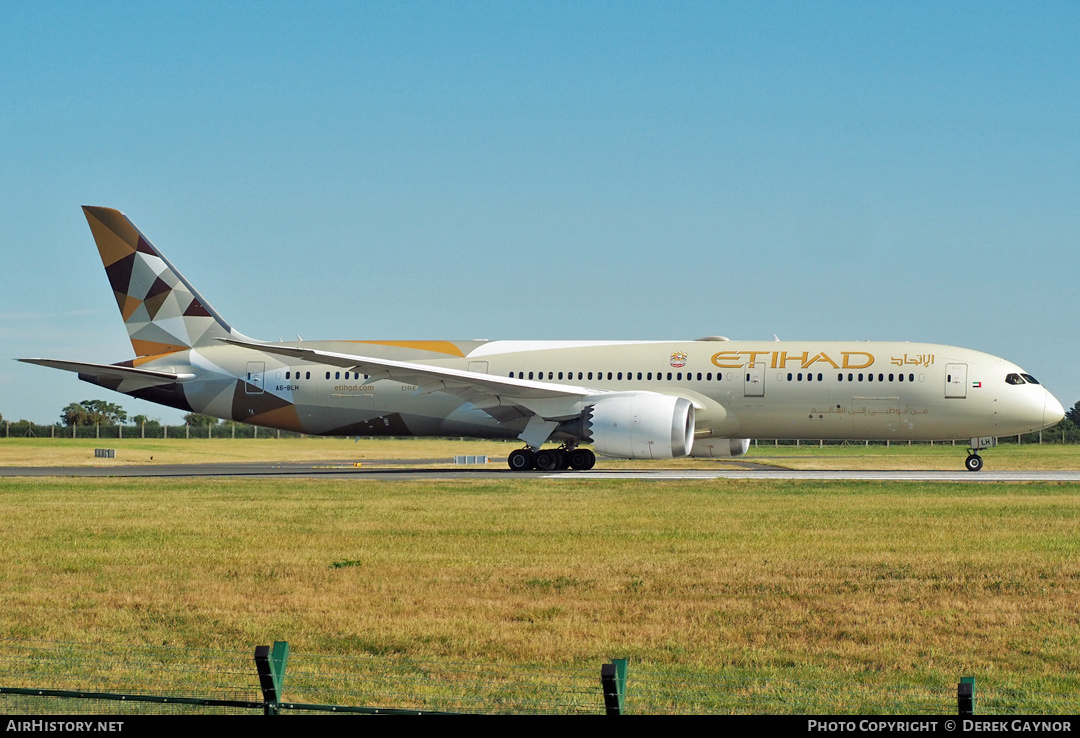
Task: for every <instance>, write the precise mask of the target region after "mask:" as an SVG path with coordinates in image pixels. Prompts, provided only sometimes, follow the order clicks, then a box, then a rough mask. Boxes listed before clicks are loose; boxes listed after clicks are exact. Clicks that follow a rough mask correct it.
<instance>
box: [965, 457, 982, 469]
mask: <svg viewBox="0 0 1080 738" xmlns="http://www.w3.org/2000/svg"><path fill="white" fill-rule="evenodd" d="M964 466H965V467H967V470H968V471H979V470H980V469H982V468H983V459H982V457H981V456H979V455H978V454H968V457H967V459H965V460H964Z"/></svg>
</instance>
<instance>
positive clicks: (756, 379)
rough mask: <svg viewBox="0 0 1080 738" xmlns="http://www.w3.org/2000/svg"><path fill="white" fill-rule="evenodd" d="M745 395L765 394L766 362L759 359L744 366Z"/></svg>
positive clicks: (756, 395) (761, 395)
mask: <svg viewBox="0 0 1080 738" xmlns="http://www.w3.org/2000/svg"><path fill="white" fill-rule="evenodd" d="M743 396H744V397H764V396H765V362H763V361H757V362H754V363H753V364H747V365H746V366H745V367H744V368H743Z"/></svg>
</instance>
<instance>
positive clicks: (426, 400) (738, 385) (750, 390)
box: [21, 207, 1064, 471]
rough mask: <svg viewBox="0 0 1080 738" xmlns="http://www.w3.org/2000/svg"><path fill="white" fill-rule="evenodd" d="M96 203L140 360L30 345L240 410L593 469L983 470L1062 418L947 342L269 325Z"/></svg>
mask: <svg viewBox="0 0 1080 738" xmlns="http://www.w3.org/2000/svg"><path fill="white" fill-rule="evenodd" d="M83 211H84V212H85V214H86V219H87V221H88V222H89V224H90V230H91V231H92V233H93V236H94V240H95V241H96V242H97V247H98V251H99V252H100V254H101V260H102V262H104V265H105V273H106V274H107V275H108V278H109V283H110V284H111V285H112V290H113V294H114V295H115V297H116V302H117V305H118V306H119V308H120V314H121V316H122V317H123V319H124V324H125V325H126V326H127V331H128V336H129V337H130V339H131V346H132V348H133V349H134V354H135V358H134V359H129V360H127V361H122V362H119V363H117V364H93V363H88V362H80V361H60V360H54V359H22V360H21V361H27V362H30V363H34V364H41V365H44V366H50V367H54V368H57V369H64V370H66V371H72V372H77V373H78V375H79V378H80V379H82V380H85V381H87V382H90V383H92V384H96V385H100V386H102V387H106V388H108V389H111V390H115V391H117V392H121V393H123V394H126V395H131V396H132V397H139V398H142V399H145V400H150V401H152V402H157V403H160V404H162V405H168V406H170V407H174V408H180V409H182V410H186V411H193V412H197V413H204V414H207V415H212V416H215V417H218V418H224V419H227V420H235V421H240V422H244V423H252V424H255V425H260V426H265V427H269V428H280V429H284V430H290V431H298V432H300V433H308V434H314V435H328V436H378V435H387V436H472V437H476V438H492V439H515V438H516V439H519V440H520V441H521V442H522V444H523V447H522V448H520V449H518V450H515V451H513V452H512V453H511V454H510V455H509V458H508V463H509V465H510V468H511V469H513V470H515V471H525V470H528V469H542V470H554V469H560V468H562V469H565V468H574V469H590V468H592V466H593V465H594V464H595V462H596V456H595V454H594V451H593V450H595V453H598V454H601V455H604V456H609V457H618V458H630V459H671V458H677V457H683V456H699V457H730V456H738V455H740V454H743V453H745V452H746V450H747V448H748V446H749V444H750V439H752V438H785V439H848V440H893V441H907V440H917V441H929V440H950V439H952V440H958V439H959V440H963V441H964V442H965V443H967V444H968V455H967V459H966V462H965V465H966V467H967V468H968V469H970V470H972V471H978V470H979V469H981V468H982V465H983V460H982V457H981V456H980V455H979V453H978V452H979V450H981V449H984V448H987V447H990V446H992V445H993V444H994V442H995V438H996V437H998V436H1004V435H1015V434H1018V433H1028V432H1031V431H1037V430H1040V429H1042V428H1046V427H1048V426H1050V425H1053V424H1054V423H1056V422H1058V421H1059V420H1061V419H1062V417H1064V411H1063V410H1062V407H1061V404H1060V403H1059V402H1058V401H1057V400H1056V399H1055V398H1054V396H1053V395H1051V394H1050V393H1049V392H1048V391H1047V390H1046V389H1045V388H1044V387H1043V386H1042V385H1040V384H1039V383H1038V382H1037V381H1036V380H1035V378H1034V377H1032V376H1031V375H1030V374H1028V373H1027V372H1026V371H1024V370H1023V369H1021V368H1020V367H1018V366H1016V365H1015V364H1012V363H1011V362H1008V361H1006V360H1005V359H999V358H998V357H996V356H990V355H988V354H984V353H980V352H978V351H972V350H970V349H964V348H956V347H953V346H943V345H937V344H926V343H906V342H905V343H877V342H866V341H830V342H810V341H729V340H727V339H724V338H719V337H710V338H703V339H699V340H696V341H441V340H417V341H413V340H408V341H395V340H341V341H300V340H297V341H278V342H264V341H257V340H254V339H251V338H248V337H247V336H245V335H243V334H241V333H239V332H238V331H236V330H235V329H234V328H233V327H232V326H231V325H230V324H229V323H228V322H226V321H225V319H224V318H222V317H221V315H220V314H218V313H217V311H215V310H214V309H213V308H212V307H211V306H210V303H208V302H207V301H206V300H205V299H204V298H203V297H202V295H200V294H199V292H198V291H197V290H196V289H195V288H194V287H193V286H192V285H191V283H190V282H188V281H187V280H186V279H185V278H184V277H183V275H182V274H180V272H179V271H177V269H176V268H175V267H174V266H173V265H172V263H171V262H170V261H169V260H168V259H166V258H165V256H164V255H163V254H162V253H161V252H160V251H158V249H156V248H155V247H154V246H153V245H152V244H151V243H150V241H149V240H148V239H147V238H146V237H145V236H144V235H143V234H142V233H141V232H140V231H139V229H138V228H136V227H135V225H134V224H133V223H132V222H131V221H130V220H128V218H127V217H126V216H125V215H124V214H123V213H121V212H119V211H117V210H111V209H109V208H101V207H85V208H83ZM545 444H549V445H548V446H547V447H545ZM586 444H587V445H588V446H591V448H592V450H590V448H588V447H587V446H586Z"/></svg>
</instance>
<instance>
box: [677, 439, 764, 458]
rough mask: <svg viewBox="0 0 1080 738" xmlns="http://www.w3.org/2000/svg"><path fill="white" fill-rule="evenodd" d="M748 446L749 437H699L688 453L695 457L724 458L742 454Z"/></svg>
mask: <svg viewBox="0 0 1080 738" xmlns="http://www.w3.org/2000/svg"><path fill="white" fill-rule="evenodd" d="M749 448H750V439H749V438H699V439H698V440H697V442H696V443H695V444H694V451H693V453H691V454H690V455H691V456H694V457H697V458H706V459H726V458H729V457H731V456H742V455H743V454H745V453H746V451H747V449H749Z"/></svg>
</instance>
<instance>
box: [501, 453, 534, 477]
mask: <svg viewBox="0 0 1080 738" xmlns="http://www.w3.org/2000/svg"><path fill="white" fill-rule="evenodd" d="M533 458H534V457H533V452H532V451H530V450H529V449H527V448H519V449H518V450H516V451H511V452H510V456H508V457H507V459H506V463H507V465H508V466H509V467H510V470H511V471H516V472H522V471H529V469H532V468H533Z"/></svg>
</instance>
